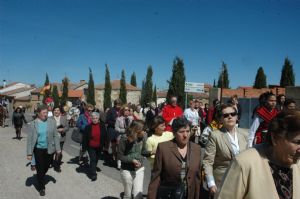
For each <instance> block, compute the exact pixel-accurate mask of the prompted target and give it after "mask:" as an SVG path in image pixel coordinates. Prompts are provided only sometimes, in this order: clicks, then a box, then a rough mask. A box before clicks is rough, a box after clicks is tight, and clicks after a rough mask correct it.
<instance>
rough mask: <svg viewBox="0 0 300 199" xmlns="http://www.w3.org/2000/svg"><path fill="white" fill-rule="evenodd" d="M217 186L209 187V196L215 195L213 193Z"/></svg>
mask: <svg viewBox="0 0 300 199" xmlns="http://www.w3.org/2000/svg"><path fill="white" fill-rule="evenodd" d="M217 190H218V189H217V186H212V187H210V188H209V192H210V193H211V194H215V193H217Z"/></svg>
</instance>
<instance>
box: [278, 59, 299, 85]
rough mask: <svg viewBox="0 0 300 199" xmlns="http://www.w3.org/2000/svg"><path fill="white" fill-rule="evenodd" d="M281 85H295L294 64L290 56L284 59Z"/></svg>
mask: <svg viewBox="0 0 300 199" xmlns="http://www.w3.org/2000/svg"><path fill="white" fill-rule="evenodd" d="M280 86H281V87H286V86H295V73H294V70H293V65H292V63H291V61H290V60H289V59H288V57H286V58H285V60H284V65H283V67H282V70H281V78H280Z"/></svg>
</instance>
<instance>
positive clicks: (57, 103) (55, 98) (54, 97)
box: [52, 85, 59, 106]
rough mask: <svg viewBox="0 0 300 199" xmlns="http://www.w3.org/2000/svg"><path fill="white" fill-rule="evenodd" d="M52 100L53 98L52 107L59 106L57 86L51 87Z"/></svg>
mask: <svg viewBox="0 0 300 199" xmlns="http://www.w3.org/2000/svg"><path fill="white" fill-rule="evenodd" d="M52 98H53V101H54V106H59V94H58V89H57V85H54V86H53V89H52Z"/></svg>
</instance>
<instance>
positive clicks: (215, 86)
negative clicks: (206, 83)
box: [213, 79, 217, 88]
mask: <svg viewBox="0 0 300 199" xmlns="http://www.w3.org/2000/svg"><path fill="white" fill-rule="evenodd" d="M213 87H214V88H217V85H216V79H214V85H213Z"/></svg>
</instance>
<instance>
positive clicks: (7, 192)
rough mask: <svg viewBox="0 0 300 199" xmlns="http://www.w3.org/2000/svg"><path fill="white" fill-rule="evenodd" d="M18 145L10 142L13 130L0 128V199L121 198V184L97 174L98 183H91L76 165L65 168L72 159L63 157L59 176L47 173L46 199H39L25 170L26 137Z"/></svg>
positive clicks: (29, 174)
mask: <svg viewBox="0 0 300 199" xmlns="http://www.w3.org/2000/svg"><path fill="white" fill-rule="evenodd" d="M22 136H23V139H22V140H21V141H19V140H16V139H12V138H13V137H15V131H14V129H13V128H12V127H5V128H1V127H0V160H1V161H0V170H1V172H0V198H1V199H35V198H49V199H57V198H59V199H70V198H72V199H86V198H87V199H94V198H95V199H96V198H97V199H110V198H111V199H113V198H120V193H121V192H122V191H123V186H122V184H121V183H120V182H118V181H116V180H113V179H111V178H108V177H107V176H105V175H103V174H101V172H100V173H98V179H97V181H95V182H91V180H90V179H88V178H87V176H86V175H85V174H84V173H77V172H76V170H75V169H76V168H77V167H78V165H76V164H68V163H67V162H68V161H69V160H70V159H72V158H73V157H71V156H70V155H68V154H67V153H65V152H64V153H63V162H64V164H63V165H62V172H61V173H56V172H55V171H53V169H49V171H48V173H47V175H48V177H47V180H46V182H47V181H49V182H48V183H47V185H46V196H44V197H41V196H39V193H38V191H37V190H36V188H35V185H36V178H35V177H33V176H34V174H35V173H36V172H35V171H34V172H33V171H31V170H30V166H27V167H26V165H27V163H28V162H29V161H27V159H26V136H27V135H26V134H23V133H22Z"/></svg>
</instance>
